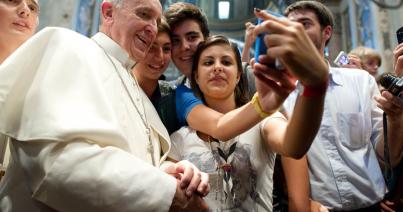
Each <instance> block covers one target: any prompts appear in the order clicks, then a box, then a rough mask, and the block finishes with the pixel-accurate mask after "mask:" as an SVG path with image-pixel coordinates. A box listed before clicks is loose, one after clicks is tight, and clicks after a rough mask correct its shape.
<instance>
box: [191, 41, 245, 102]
mask: <svg viewBox="0 0 403 212" xmlns="http://www.w3.org/2000/svg"><path fill="white" fill-rule="evenodd" d="M214 45H228V46H230V47H231V49H232V51H233V52H234V54H235V60H236V63H237V69H238V73H239V74H240V78H239V82H238V84H237V85H236V87H235V104H236V106H237V107H240V106H242V105H244V104H246V103H247V102H249V94H248V80H247V79H246V76H244V74H243V69H242V61H241V55H240V53H239V50H238V47H237V45H236V44H235V43H232V42H230V41H229V40H228V38H227V37H225V36H222V35H213V36H210V37H208V38H207V39H206V40H205V41H203V42H201V43H200V44H199V46H198V47H197V50H196V52H195V54H194V56H193V63H192V75H191V79H190V83H191V86H192V89H193V92H194V93H195V94H196V96H198V97H199V98H201V99H202V100H203V102H204V103H206V101H205V99H204V95H203V93H202V91H201V90H200V88H199V85H198V84H197V83H196V74H197V71H198V69H197V68H198V64H199V60H200V55H201V54H202V53H203V51H204V50H205V49H207V48H208V47H210V46H214Z"/></svg>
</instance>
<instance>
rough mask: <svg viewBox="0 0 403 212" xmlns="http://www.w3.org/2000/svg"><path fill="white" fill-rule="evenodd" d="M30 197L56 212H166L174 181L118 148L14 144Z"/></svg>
mask: <svg viewBox="0 0 403 212" xmlns="http://www.w3.org/2000/svg"><path fill="white" fill-rule="evenodd" d="M13 147H14V149H15V151H14V153H16V158H17V160H19V163H20V164H21V166H22V168H23V170H24V172H25V174H26V178H27V179H28V181H29V182H28V184H29V187H30V188H29V189H30V190H31V191H32V197H33V198H34V199H36V200H38V201H40V202H42V203H44V204H45V205H47V206H49V207H51V208H53V209H55V210H57V211H76V212H80V211H83V212H84V211H97V212H104V211H105V212H107V211H108V212H110V211H168V210H169V207H170V205H171V202H172V200H173V196H174V195H175V191H176V180H175V178H173V177H171V176H169V175H168V174H166V173H164V172H162V171H161V170H159V169H158V168H155V167H153V166H151V165H150V164H148V163H146V162H144V161H143V160H141V159H139V158H136V157H135V156H134V155H132V154H130V153H128V152H125V151H123V150H121V149H119V148H116V147H112V146H106V147H101V146H99V145H97V144H91V143H88V142H86V141H85V140H75V141H74V142H73V141H72V142H64V143H60V142H49V141H30V142H20V141H13Z"/></svg>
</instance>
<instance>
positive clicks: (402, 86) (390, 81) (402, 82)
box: [380, 74, 403, 96]
mask: <svg viewBox="0 0 403 212" xmlns="http://www.w3.org/2000/svg"><path fill="white" fill-rule="evenodd" d="M380 83H381V85H382V86H383V87H384V88H386V89H387V90H388V91H389V92H391V93H392V94H393V95H395V96H400V92H401V91H402V90H403V78H401V77H396V76H393V75H392V74H385V76H383V77H382V78H381V80H380Z"/></svg>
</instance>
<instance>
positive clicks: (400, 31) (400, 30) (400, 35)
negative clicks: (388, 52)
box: [396, 26, 403, 44]
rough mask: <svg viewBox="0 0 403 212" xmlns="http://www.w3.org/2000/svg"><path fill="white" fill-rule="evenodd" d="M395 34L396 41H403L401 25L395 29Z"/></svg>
mask: <svg viewBox="0 0 403 212" xmlns="http://www.w3.org/2000/svg"><path fill="white" fill-rule="evenodd" d="M396 36H397V42H398V43H399V44H400V43H402V42H403V26H402V27H400V29H398V30H397V31H396Z"/></svg>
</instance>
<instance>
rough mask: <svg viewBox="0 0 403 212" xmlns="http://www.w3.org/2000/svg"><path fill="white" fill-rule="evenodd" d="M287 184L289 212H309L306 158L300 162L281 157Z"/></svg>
mask: <svg viewBox="0 0 403 212" xmlns="http://www.w3.org/2000/svg"><path fill="white" fill-rule="evenodd" d="M281 165H282V166H283V171H284V176H285V180H286V183H287V193H288V211H309V207H310V206H309V193H310V190H309V176H308V162H307V160H306V156H304V157H302V158H301V159H299V160H295V159H292V158H288V157H281Z"/></svg>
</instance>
